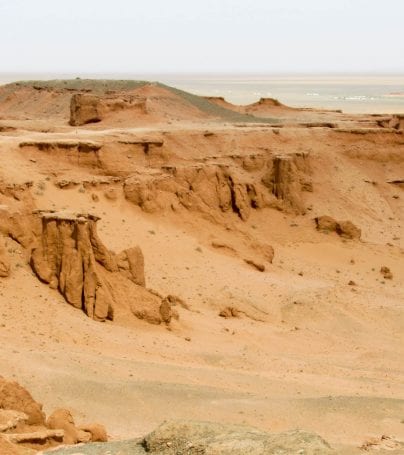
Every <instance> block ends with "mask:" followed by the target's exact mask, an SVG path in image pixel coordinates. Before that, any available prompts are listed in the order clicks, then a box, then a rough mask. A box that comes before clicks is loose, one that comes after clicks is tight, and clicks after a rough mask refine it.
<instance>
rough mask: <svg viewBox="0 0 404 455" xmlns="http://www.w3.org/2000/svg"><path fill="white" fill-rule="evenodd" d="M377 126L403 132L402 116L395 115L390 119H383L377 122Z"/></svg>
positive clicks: (403, 119) (403, 122)
mask: <svg viewBox="0 0 404 455" xmlns="http://www.w3.org/2000/svg"><path fill="white" fill-rule="evenodd" d="M377 123H378V125H379V126H381V127H383V128H392V129H395V130H404V115H400V114H395V115H392V116H391V117H385V118H382V119H380V120H378V121H377Z"/></svg>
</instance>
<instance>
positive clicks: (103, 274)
mask: <svg viewBox="0 0 404 455" xmlns="http://www.w3.org/2000/svg"><path fill="white" fill-rule="evenodd" d="M38 216H39V217H40V218H41V221H42V232H41V234H40V236H39V239H38V241H37V242H36V244H35V246H34V247H33V248H32V252H31V260H30V263H31V266H32V269H33V270H34V272H35V273H36V275H37V276H38V277H39V278H40V279H41V281H43V282H44V283H47V284H49V286H50V287H51V288H53V289H58V290H59V291H60V292H61V294H62V295H63V296H64V298H65V299H66V301H67V302H68V303H70V304H71V305H73V306H74V307H75V308H78V309H82V310H83V311H84V312H85V313H86V314H87V316H89V317H90V318H92V319H94V320H96V321H105V320H106V319H110V320H112V319H113V318H114V313H115V310H116V309H119V311H121V312H132V313H133V314H134V315H135V316H136V317H138V318H139V319H144V320H146V321H148V322H150V323H153V324H160V323H161V322H166V323H169V322H170V320H171V307H170V306H168V307H167V305H162V304H163V301H162V299H161V298H159V297H157V296H156V295H155V294H152V293H151V292H149V291H147V290H146V289H145V288H144V286H145V285H146V280H145V275H144V258H143V254H142V251H141V250H140V248H139V247H134V248H130V249H127V250H124V251H122V252H121V253H120V254H118V255H117V254H115V253H113V252H112V251H109V250H108V249H107V248H106V247H105V245H104V244H103V243H102V242H101V240H100V238H99V237H98V234H97V227H96V223H97V221H98V218H97V217H95V216H93V215H89V214H69V213H65V212H38Z"/></svg>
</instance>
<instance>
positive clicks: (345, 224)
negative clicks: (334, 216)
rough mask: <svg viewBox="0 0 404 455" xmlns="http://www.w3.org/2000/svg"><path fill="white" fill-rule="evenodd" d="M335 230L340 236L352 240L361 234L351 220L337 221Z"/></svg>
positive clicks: (357, 238)
mask: <svg viewBox="0 0 404 455" xmlns="http://www.w3.org/2000/svg"><path fill="white" fill-rule="evenodd" d="M336 232H337V234H338V235H340V236H341V237H344V238H346V239H352V240H359V239H360V238H361V235H362V231H361V230H360V229H359V228H358V227H357V226H355V225H354V224H353V223H352V221H339V222H338V225H337V229H336Z"/></svg>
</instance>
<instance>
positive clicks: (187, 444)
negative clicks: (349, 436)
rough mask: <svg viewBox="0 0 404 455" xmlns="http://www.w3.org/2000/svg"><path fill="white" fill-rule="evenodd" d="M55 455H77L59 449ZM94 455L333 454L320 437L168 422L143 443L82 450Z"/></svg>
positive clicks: (116, 443)
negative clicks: (104, 454) (106, 454)
mask: <svg viewBox="0 0 404 455" xmlns="http://www.w3.org/2000/svg"><path fill="white" fill-rule="evenodd" d="M45 453H46V452H45ZM52 453H53V454H54V455H72V454H77V448H76V449H73V450H72V449H69V448H61V449H59V450H56V451H54V452H52ZM79 453H80V454H83V455H93V454H101V453H108V454H110V455H118V454H119V455H142V454H147V453H150V454H156V455H202V454H206V455H208V454H209V455H246V454H250V455H269V454H288V455H298V454H305V455H320V454H321V455H327V454H333V453H335V452H334V451H333V450H332V449H331V447H330V445H329V444H328V443H327V442H326V441H324V440H323V439H322V438H321V437H320V436H318V435H316V434H313V433H307V432H305V431H299V430H296V431H289V432H285V433H268V432H265V431H262V430H258V429H256V428H251V427H246V426H239V425H224V424H219V423H209V422H192V421H178V422H167V423H164V424H162V425H161V426H160V427H158V428H157V429H156V430H155V431H153V432H152V433H150V434H149V435H147V436H146V437H145V438H143V439H138V440H131V441H121V442H111V443H108V444H94V445H90V446H86V445H84V446H81V447H80V451H79Z"/></svg>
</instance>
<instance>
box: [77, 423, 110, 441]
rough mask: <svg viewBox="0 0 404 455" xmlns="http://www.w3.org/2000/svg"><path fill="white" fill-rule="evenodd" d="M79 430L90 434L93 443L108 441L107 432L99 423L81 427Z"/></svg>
mask: <svg viewBox="0 0 404 455" xmlns="http://www.w3.org/2000/svg"><path fill="white" fill-rule="evenodd" d="M79 430H81V431H84V432H86V433H90V436H91V441H92V442H106V441H108V435H107V430H106V429H105V427H104V425H100V424H99V423H92V424H87V425H81V426H80V427H79Z"/></svg>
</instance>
